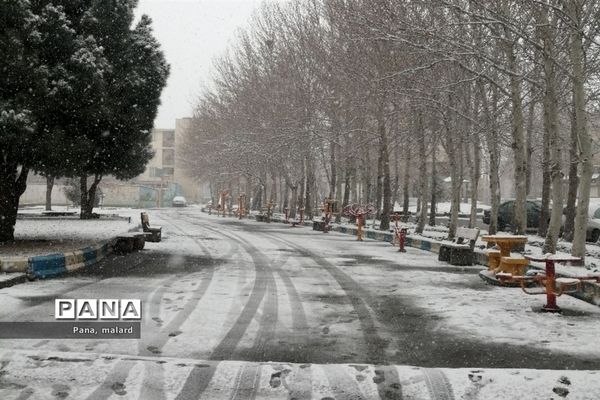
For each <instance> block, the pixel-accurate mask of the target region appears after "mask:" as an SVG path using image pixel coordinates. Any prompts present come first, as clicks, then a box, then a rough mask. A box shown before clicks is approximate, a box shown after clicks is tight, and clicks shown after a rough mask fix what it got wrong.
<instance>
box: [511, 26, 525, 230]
mask: <svg viewBox="0 0 600 400" xmlns="http://www.w3.org/2000/svg"><path fill="white" fill-rule="evenodd" d="M511 36H512V35H508V42H509V44H508V46H507V50H506V53H507V59H508V67H509V69H510V70H511V71H513V72H515V73H516V72H517V69H518V68H517V58H516V56H515V53H514V43H513V42H512V39H511ZM510 94H511V103H512V139H513V141H512V149H513V157H514V163H515V166H514V172H515V216H514V226H513V227H512V231H513V232H514V233H515V234H517V235H524V234H525V233H526V229H527V204H526V200H527V146H526V143H525V132H524V129H523V124H524V120H523V105H522V99H521V84H520V81H519V79H518V78H517V77H516V76H514V75H511V76H510Z"/></svg>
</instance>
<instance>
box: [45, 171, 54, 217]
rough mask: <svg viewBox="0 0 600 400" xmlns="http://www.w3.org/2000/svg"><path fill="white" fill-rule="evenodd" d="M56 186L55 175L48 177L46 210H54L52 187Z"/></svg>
mask: <svg viewBox="0 0 600 400" xmlns="http://www.w3.org/2000/svg"><path fill="white" fill-rule="evenodd" d="M53 187H54V177H53V176H47V177H46V211H52V188H53Z"/></svg>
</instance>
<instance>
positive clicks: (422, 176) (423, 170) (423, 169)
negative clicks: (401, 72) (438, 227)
mask: <svg viewBox="0 0 600 400" xmlns="http://www.w3.org/2000/svg"><path fill="white" fill-rule="evenodd" d="M417 130H418V132H417V137H418V138H419V157H420V159H421V165H420V171H419V192H420V193H419V198H420V201H421V210H420V214H419V222H418V223H417V228H416V229H415V232H416V233H419V234H421V233H423V230H424V228H425V221H426V220H427V146H426V144H425V129H424V128H423V116H422V114H421V113H420V112H419V115H418V116H417Z"/></svg>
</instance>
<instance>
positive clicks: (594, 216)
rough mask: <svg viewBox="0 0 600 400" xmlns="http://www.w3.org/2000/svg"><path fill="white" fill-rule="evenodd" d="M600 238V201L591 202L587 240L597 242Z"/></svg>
mask: <svg viewBox="0 0 600 400" xmlns="http://www.w3.org/2000/svg"><path fill="white" fill-rule="evenodd" d="M598 239H600V203H590V206H589V207H588V226H587V233H586V240H587V241H588V242H592V243H596V242H597V241H598Z"/></svg>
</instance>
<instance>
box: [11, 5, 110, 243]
mask: <svg viewBox="0 0 600 400" xmlns="http://www.w3.org/2000/svg"><path fill="white" fill-rule="evenodd" d="M101 53H102V49H101V48H99V47H98V46H97V45H96V43H95V41H94V40H93V38H91V37H86V38H84V37H83V36H82V35H78V33H77V32H76V31H75V30H74V29H73V27H72V24H71V23H70V21H69V19H68V18H67V15H66V14H65V12H64V10H63V8H62V7H60V6H54V5H53V4H48V3H47V2H29V1H27V0H6V1H3V2H0V71H2V74H0V242H3V241H10V240H13V238H14V225H15V222H16V215H17V209H18V206H19V198H20V196H21V195H22V194H23V192H24V191H25V188H26V181H27V175H28V173H29V171H30V170H36V171H39V172H50V173H52V172H51V171H52V170H53V169H54V168H56V166H57V165H65V164H68V161H69V159H68V157H64V154H61V155H60V156H57V151H55V150H56V149H57V148H60V149H62V148H64V147H63V146H62V145H61V146H58V147H57V146H55V144H57V143H58V144H62V143H64V141H63V140H62V139H63V138H64V136H65V135H63V137H62V138H61V135H60V134H57V132H58V133H60V131H59V130H58V129H57V128H58V127H59V126H60V123H61V122H62V121H60V120H59V117H60V115H57V114H55V111H56V110H59V109H61V106H63V105H64V103H65V99H70V98H72V96H73V95H74V93H75V92H76V91H77V89H78V88H77V87H76V86H79V87H86V88H87V87H88V86H90V87H93V85H92V83H91V82H86V83H85V84H84V83H83V82H84V80H83V79H81V77H79V76H78V74H77V71H93V72H94V73H95V74H100V75H101V74H102V72H103V71H102V67H103V63H102V55H101ZM62 131H63V132H67V131H66V129H65V127H63V128H62ZM61 168H62V167H61ZM52 174H53V173H52Z"/></svg>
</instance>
